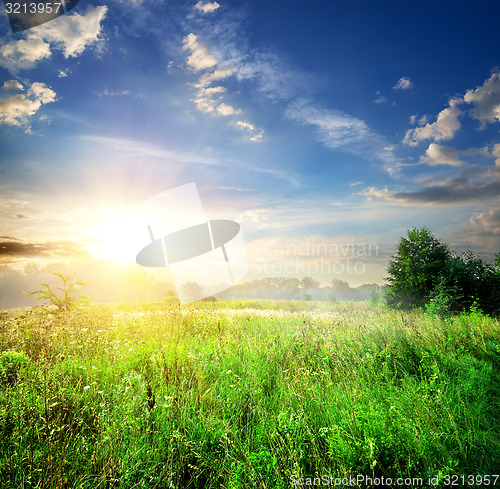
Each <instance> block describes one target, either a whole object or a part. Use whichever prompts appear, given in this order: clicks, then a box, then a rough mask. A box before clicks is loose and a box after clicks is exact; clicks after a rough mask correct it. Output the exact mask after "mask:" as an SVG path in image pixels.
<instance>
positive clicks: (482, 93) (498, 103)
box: [464, 73, 500, 126]
mask: <svg viewBox="0 0 500 489" xmlns="http://www.w3.org/2000/svg"><path fill="white" fill-rule="evenodd" d="M464 101H465V102H467V103H468V104H472V105H473V109H472V111H471V115H472V117H474V118H475V119H477V120H479V121H480V122H481V123H482V125H483V126H484V125H486V123H488V122H498V121H500V73H493V74H492V75H491V76H490V78H488V79H487V80H486V81H485V82H484V83H483V84H482V85H481V86H480V87H478V88H476V89H475V90H468V91H467V92H466V94H465V96H464Z"/></svg>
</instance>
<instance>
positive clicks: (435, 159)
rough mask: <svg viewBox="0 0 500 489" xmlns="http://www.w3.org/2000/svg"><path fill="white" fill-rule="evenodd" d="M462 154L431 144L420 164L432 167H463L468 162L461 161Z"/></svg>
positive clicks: (455, 150)
mask: <svg viewBox="0 0 500 489" xmlns="http://www.w3.org/2000/svg"><path fill="white" fill-rule="evenodd" d="M460 153H461V152H460V151H459V150H458V149H455V148H451V147H449V146H442V145H440V144H436V143H431V144H430V145H429V147H428V148H427V150H426V152H425V155H424V156H422V157H421V158H420V162H421V163H426V164H427V165H430V166H436V165H447V166H463V165H465V164H466V162H465V161H463V160H461V159H460Z"/></svg>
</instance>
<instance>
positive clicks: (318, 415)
mask: <svg viewBox="0 0 500 489" xmlns="http://www.w3.org/2000/svg"><path fill="white" fill-rule="evenodd" d="M0 331H1V334H0V355H2V353H3V356H1V360H0V368H1V370H0V373H1V375H2V377H1V380H2V384H1V386H0V389H1V390H0V487H2V488H3V489H11V488H12V489H19V488H89V489H90V488H91V489H96V488H130V489H132V488H178V489H183V488H229V489H236V488H253V487H257V488H288V487H298V486H299V484H300V483H302V484H304V485H306V484H309V485H313V483H315V484H316V485H319V484H318V482H321V483H322V484H323V486H325V485H327V484H326V482H327V480H328V485H330V486H331V487H333V486H334V483H335V479H337V487H341V486H342V484H341V483H339V480H340V479H341V478H349V477H351V479H350V480H351V481H352V480H353V478H354V480H355V481H356V483H355V484H354V485H352V484H351V485H350V487H376V486H375V482H376V479H377V478H378V480H379V481H380V480H382V479H381V478H382V477H383V478H384V480H385V483H384V485H380V484H379V485H378V487H411V488H417V487H451V485H450V484H449V483H450V482H453V479H449V478H447V477H451V476H453V475H458V476H462V477H464V476H465V477H468V476H474V477H476V476H477V478H475V479H470V478H469V479H455V481H457V480H458V483H456V484H455V487H457V486H458V487H483V486H485V485H490V486H494V485H495V482H496V485H500V479H494V478H493V477H494V475H495V474H499V473H500V424H499V416H500V408H499V399H500V371H499V368H500V322H499V321H498V320H495V319H492V318H489V317H487V316H484V315H482V314H481V313H480V312H478V311H474V312H473V313H472V314H468V315H465V314H464V315H460V316H455V317H452V318H448V319H441V318H439V317H436V316H431V315H428V314H423V313H422V312H418V311H414V312H398V311H394V310H389V309H385V308H383V307H378V306H373V305H369V304H367V303H342V302H339V303H335V304H333V303H329V302H314V301H308V302H301V301H282V302H280V301H275V302H271V301H230V300H225V301H217V302H213V303H209V302H206V303H205V302H198V303H193V304H189V305H187V306H183V307H180V306H177V305H165V304H121V305H90V306H86V307H84V308H81V309H78V310H75V311H72V312H65V313H57V314H56V313H55V311H51V310H50V309H47V308H43V307H42V308H40V307H38V308H33V309H31V310H28V311H24V312H18V313H17V314H14V313H9V312H4V313H1V317H0ZM13 351H15V352H18V355H16V354H15V353H12V352H13ZM16 359H17V360H16ZM16 362H17V363H16ZM486 475H490V476H491V478H484V476H486ZM322 476H324V478H323V479H321V480H319V479H316V480H315V479H313V478H314V477H316V478H320V477H322ZM359 476H363V477H366V478H365V479H363V480H361V479H360V478H359ZM326 477H331V479H326ZM307 478H310V479H307ZM369 478H372V481H370V479H369ZM396 478H402V480H403V482H402V483H401V484H396ZM429 478H431V481H433V482H432V483H431V482H429ZM497 478H498V476H497ZM387 480H390V481H391V483H390V484H389V483H387ZM420 480H421V481H422V482H420ZM464 480H465V482H464ZM438 481H439V482H438ZM460 481H461V482H460ZM487 481H489V482H488V483H486V482H487ZM344 486H345V484H344Z"/></svg>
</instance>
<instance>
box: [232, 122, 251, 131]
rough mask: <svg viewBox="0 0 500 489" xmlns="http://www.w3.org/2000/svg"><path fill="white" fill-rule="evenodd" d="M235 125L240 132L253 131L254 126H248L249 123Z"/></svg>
mask: <svg viewBox="0 0 500 489" xmlns="http://www.w3.org/2000/svg"><path fill="white" fill-rule="evenodd" d="M236 125H237V126H238V127H239V128H240V129H242V130H246V131H255V126H254V125H253V124H250V123H249V122H245V121H238V122H237V123H236Z"/></svg>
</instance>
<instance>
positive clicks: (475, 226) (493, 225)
mask: <svg viewBox="0 0 500 489" xmlns="http://www.w3.org/2000/svg"><path fill="white" fill-rule="evenodd" d="M465 228H466V229H469V230H472V231H473V232H474V234H476V235H480V236H481V237H483V238H486V237H496V238H497V239H498V237H499V236H500V208H498V207H497V208H494V209H490V210H488V211H486V212H481V213H480V214H479V215H478V216H476V217H472V218H471V219H470V220H469V222H468V223H467V224H466V226H465Z"/></svg>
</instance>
